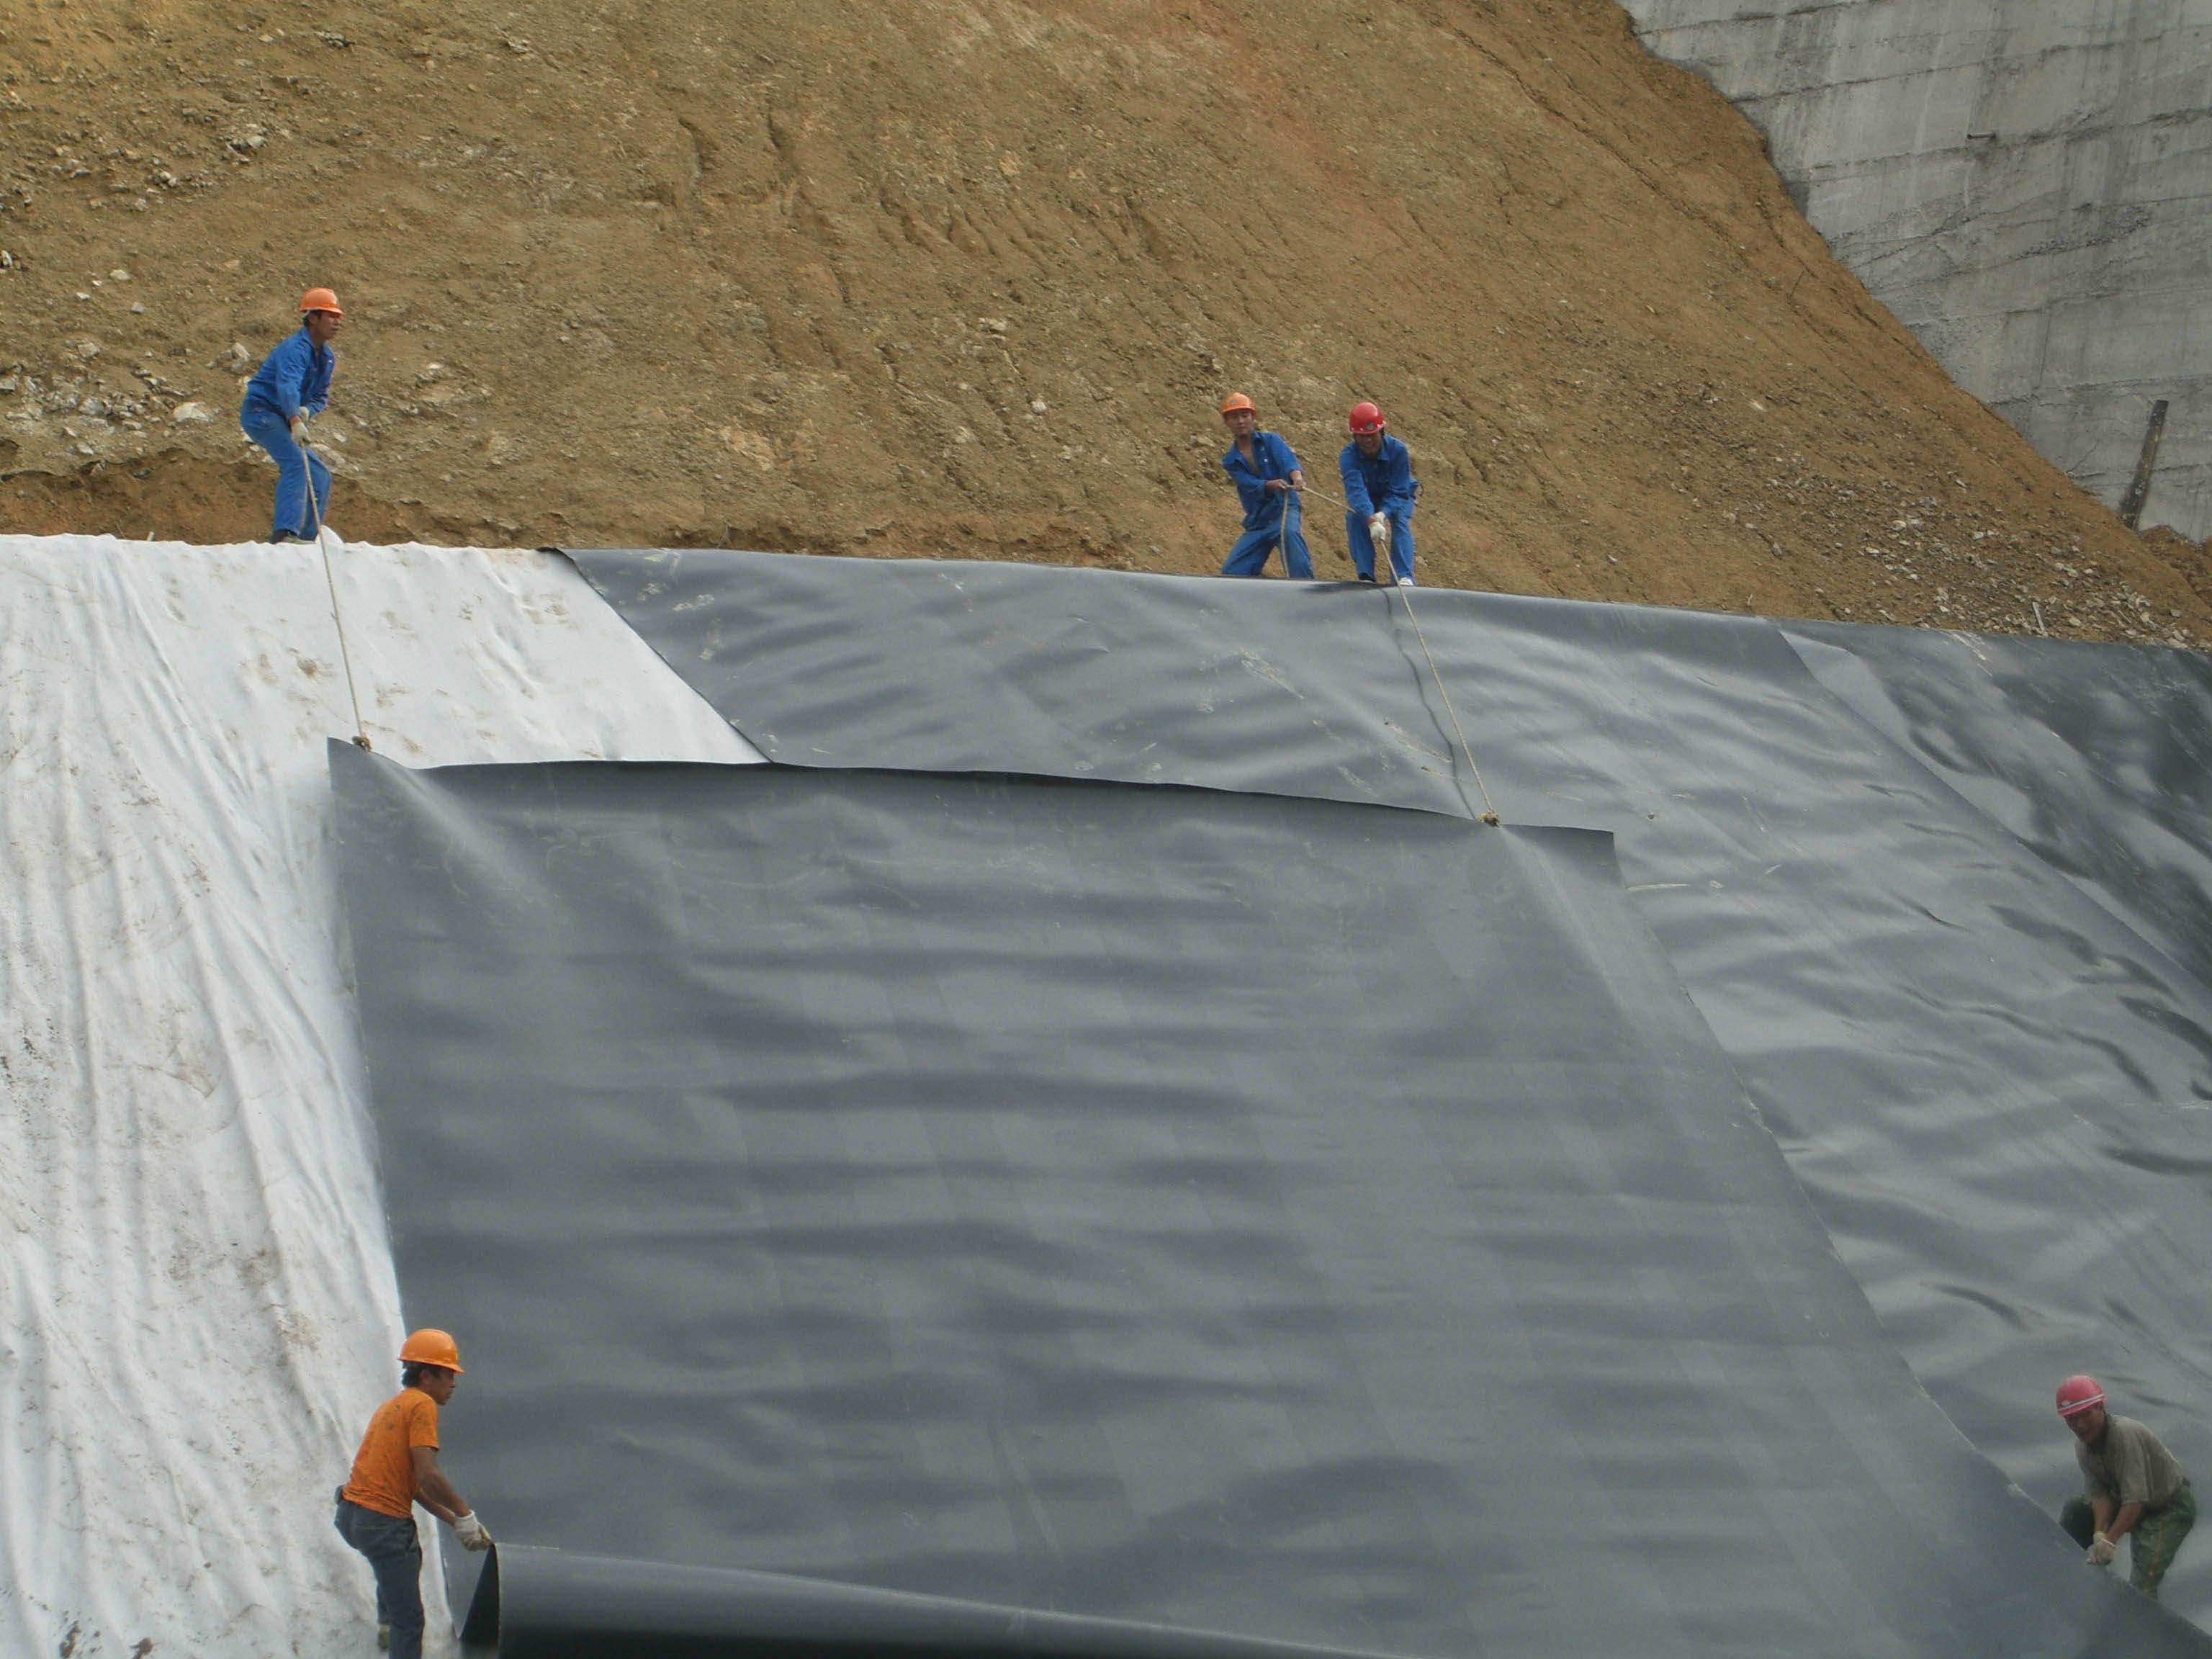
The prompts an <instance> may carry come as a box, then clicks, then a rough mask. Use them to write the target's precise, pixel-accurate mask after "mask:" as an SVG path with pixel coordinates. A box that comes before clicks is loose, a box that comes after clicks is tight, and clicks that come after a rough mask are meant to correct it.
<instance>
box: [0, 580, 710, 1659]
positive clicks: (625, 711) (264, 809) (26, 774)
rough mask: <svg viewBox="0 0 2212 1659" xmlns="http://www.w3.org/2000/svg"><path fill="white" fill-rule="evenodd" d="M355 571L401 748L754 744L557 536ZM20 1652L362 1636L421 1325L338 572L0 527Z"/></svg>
mask: <svg viewBox="0 0 2212 1659" xmlns="http://www.w3.org/2000/svg"><path fill="white" fill-rule="evenodd" d="M337 574H338V583H339V589H340V592H341V594H342V596H343V603H344V605H345V608H346V615H347V618H348V643H349V646H350V648H351V653H352V658H353V664H354V669H355V672H356V675H357V676H358V677H359V678H360V682H361V686H362V700H363V702H364V704H365V705H366V706H367V707H366V711H365V712H366V713H367V714H368V721H369V729H370V734H371V738H372V740H373V741H374V742H375V743H376V744H378V745H379V747H380V748H383V749H388V750H390V751H392V752H393V753H396V754H400V755H406V756H411V757H417V758H419V759H422V760H427V761H433V762H435V761H438V760H449V761H460V760H471V759H478V760H483V759H514V760H527V759H546V758H567V757H577V758H582V757H602V756H620V755H665V756H672V757H681V758H692V759H701V760H707V759H714V760H724V761H738V760H744V759H746V758H749V757H750V756H751V752H752V751H751V750H750V749H749V748H748V747H747V746H746V745H745V744H744V742H743V741H742V740H741V739H738V738H736V737H735V736H734V734H732V732H730V731H729V729H728V728H727V727H726V726H724V725H723V724H722V723H721V722H720V720H716V719H714V717H713V715H712V714H710V713H708V711H707V710H706V709H705V708H703V706H702V705H701V704H700V703H699V702H698V701H697V699H696V698H695V697H694V696H692V695H691V693H690V691H688V690H685V689H684V687H683V686H682V685H681V684H678V683H677V682H676V680H675V679H674V678H673V677H672V676H671V675H670V674H669V673H668V672H667V671H665V669H663V668H662V667H661V666H660V665H659V664H658V663H657V662H655V661H654V660H653V658H652V656H651V654H650V653H648V652H647V650H646V649H645V648H644V647H643V646H641V644H639V643H638V641H636V639H635V636H634V635H631V634H630V633H629V630H628V629H624V628H623V627H622V626H621V625H620V624H619V623H617V622H616V620H615V619H614V618H613V617H611V615H609V614H608V612H607V611H606V610H605V606H604V605H601V604H600V603H599V600H598V599H596V598H594V597H593V596H592V593H591V592H590V591H589V590H588V589H587V588H586V586H584V584H583V583H582V582H581V581H580V580H578V579H577V577H576V576H575V574H574V571H573V570H570V569H569V568H567V567H566V566H565V564H563V563H562V562H559V561H556V560H552V559H549V558H545V557H544V556H539V555H536V554H520V555H518V554H495V553H482V552H471V551H459V550H444V549H439V550H432V549H428V548H420V547H417V548H399V549H368V548H358V547H356V548H349V549H343V550H341V551H340V556H339V558H338V559H337ZM0 663H3V664H4V668H0V749H3V750H4V754H5V757H6V760H7V767H8V771H7V787H5V788H4V789H0V1009H4V1011H5V1012H4V1026H0V1099H4V1102H5V1109H4V1111H0V1212H4V1213H5V1214H6V1215H7V1217H8V1218H9V1227H8V1229H7V1231H6V1235H5V1237H4V1240H0V1303H4V1310H0V1318H4V1322H5V1325H6V1328H7V1331H8V1341H7V1346H6V1350H5V1352H4V1355H0V1494H4V1496H0V1652H4V1653H8V1654H11V1655H14V1654H23V1655H33V1654H35V1655H51V1654H54V1653H57V1652H60V1653H69V1654H74V1655H75V1656H76V1659H118V1656H121V1655H123V1654H125V1653H137V1654H142V1655H143V1654H144V1653H146V1652H149V1651H150V1652H154V1653H161V1654H192V1653H206V1654H217V1653H222V1654H256V1655H273V1654H302V1655H312V1656H322V1655H328V1654H332V1653H340V1652H347V1651H354V1650H365V1649H366V1644H367V1642H368V1616H369V1601H368V1574H367V1571H366V1570H365V1569H364V1568H363V1567H362V1564H361V1562H360V1560H359V1559H358V1558H357V1557H355V1556H353V1555H352V1554H351V1553H349V1551H347V1550H346V1549H345V1548H344V1547H343V1545H341V1544H340V1543H339V1541H338V1540H337V1535H336V1534H334V1533H333V1532H332V1531H331V1526H330V1498H329V1494H330V1489H331V1485H332V1484H333V1483H334V1482H335V1481H337V1480H339V1479H341V1478H343V1474H344V1471H345V1467H346V1463H347V1460H348V1459H349V1458H350V1457H351V1455H352V1452H353V1446H354V1443H355V1441H356V1437H358V1436H359V1434H360V1431H361V1428H362V1424H363V1423H364V1422H365V1421H366V1418H367V1413H368V1412H369V1411H370V1410H371V1409H373V1408H374V1406H375V1404H376V1402H377V1401H380V1400H381V1399H383V1398H384V1397H386V1395H388V1394H389V1393H390V1391H391V1389H392V1386H393V1376H394V1372H393V1369H392V1363H391V1359H390V1356H391V1355H392V1353H393V1352H396V1350H395V1348H394V1346H393V1344H394V1343H395V1341H396V1340H397V1336H398V1332H399V1330H400V1328H401V1326H400V1306H399V1297H398V1288H397V1286H396V1285H395V1284H394V1282H393V1279H392V1267H391V1258H390V1255H389V1248H388V1244H387V1242H386V1236H385V1227H384V1213H383V1205H382V1200H381V1197H380V1193H379V1191H378V1188H377V1174H376V1154H375V1146H374V1134H373V1133H372V1131H371V1129H370V1127H369V1124H368V1119H367V1116H366V1113H365V1093H366V1080H365V1079H364V1076H363V1073H362V1063H361V1059H360V1050H359V1047H358V1043H359V1038H358V1035H357V1030H356V1012H355V1001H354V988H353V982H352V972H351V969H350V966H349V963H348V962H347V961H346V958H345V954H344V945H343V926H342V924H341V922H340V920H339V917H338V914H337V902H336V889H335V875H334V872H333V870H332V867H331V855H332V854H333V852H334V850H335V849H334V848H333V847H332V844H331V811H330V793H329V785H328V781H327V770H326V763H325V759H324V753H323V745H324V742H325V738H327V737H328V736H330V735H331V733H334V732H350V731H351V730H352V712H351V708H350V707H349V703H348V700H347V696H346V690H345V685H344V677H343V671H342V669H341V667H340V665H339V659H338V652H337V637H336V635H335V634H334V632H333V630H332V627H331V611H330V595H329V591H328V589H327V587H326V586H325V576H324V573H323V569H322V566H321V564H320V562H319V560H318V559H317V557H316V555H315V552H314V550H313V549H312V548H292V549H289V550H287V549H276V548H269V547H241V548H191V547H184V546H179V545H176V544H121V543H116V542H112V541H109V540H106V539H105V538H65V539H58V540H52V541H33V540H30V539H27V538H15V537H9V538H0ZM141 1644H148V1645H143V1646H142V1645H141Z"/></svg>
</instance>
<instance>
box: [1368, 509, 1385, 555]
mask: <svg viewBox="0 0 2212 1659" xmlns="http://www.w3.org/2000/svg"><path fill="white" fill-rule="evenodd" d="M1367 539H1368V540H1370V541H1371V542H1373V543H1374V544H1375V550H1376V552H1377V553H1388V552H1389V550H1390V515H1389V513H1376V514H1375V515H1374V516H1372V517H1371V518H1370V519H1369V520H1367Z"/></svg>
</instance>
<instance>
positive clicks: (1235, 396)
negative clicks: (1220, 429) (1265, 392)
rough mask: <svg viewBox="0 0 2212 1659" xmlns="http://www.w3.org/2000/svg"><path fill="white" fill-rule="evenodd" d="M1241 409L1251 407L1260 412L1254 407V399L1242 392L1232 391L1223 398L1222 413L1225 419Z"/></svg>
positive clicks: (1255, 411)
mask: <svg viewBox="0 0 2212 1659" xmlns="http://www.w3.org/2000/svg"><path fill="white" fill-rule="evenodd" d="M1240 409H1250V410H1253V412H1254V413H1255V414H1257V413H1258V412H1259V411H1258V410H1256V409H1254V408H1253V404H1252V400H1251V399H1250V398H1248V397H1246V396H1245V395H1244V394H1243V392H1231V393H1230V394H1229V395H1228V396H1227V397H1226V398H1223V399H1222V400H1221V413H1222V416H1223V418H1225V419H1226V418H1227V417H1228V416H1231V415H1234V414H1235V413H1236V412H1237V410H1240Z"/></svg>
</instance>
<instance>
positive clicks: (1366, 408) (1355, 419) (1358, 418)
mask: <svg viewBox="0 0 2212 1659" xmlns="http://www.w3.org/2000/svg"><path fill="white" fill-rule="evenodd" d="M1351 420H1352V435H1353V436H1355V437H1357V436H1358V435H1361V434H1363V433H1368V432H1380V431H1381V430H1382V429H1383V428H1384V427H1386V426H1388V425H1389V424H1390V422H1388V421H1386V420H1384V419H1383V411H1382V410H1380V409H1378V408H1376V406H1375V405H1374V404H1352V417H1351Z"/></svg>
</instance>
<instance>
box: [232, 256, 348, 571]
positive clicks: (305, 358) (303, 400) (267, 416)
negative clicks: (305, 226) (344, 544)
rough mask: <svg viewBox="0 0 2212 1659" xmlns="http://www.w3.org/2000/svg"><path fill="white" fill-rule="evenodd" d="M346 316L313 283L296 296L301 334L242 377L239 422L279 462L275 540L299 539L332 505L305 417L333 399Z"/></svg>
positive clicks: (326, 474)
mask: <svg viewBox="0 0 2212 1659" xmlns="http://www.w3.org/2000/svg"><path fill="white" fill-rule="evenodd" d="M344 319H345V313H344V312H343V311H341V310H339V309H338V296H337V295H335V294H333V293H331V291H330V289H326V288H311V289H308V290H307V293H305V294H304V295H301V297H300V331H299V332H298V333H296V334H294V335H292V336H290V337H289V338H287V339H286V340H285V341H284V342H283V344H281V345H279V346H278V347H277V348H276V350H274V351H272V352H270V354H269V355H268V356H266V357H264V358H263V359H262V360H261V367H260V368H258V369H256V370H255V371H254V374H253V378H252V380H249V381H248V382H246V401H245V402H244V403H243V404H240V406H239V410H238V423H239V425H240V426H241V427H243V428H245V429H246V436H247V437H249V438H251V439H252V440H253V441H254V442H256V443H258V444H259V445H260V446H261V447H263V448H264V449H265V450H267V451H268V452H269V453H270V459H273V460H275V462H276V528H275V530H274V531H272V532H270V537H269V539H270V541H272V542H303V541H306V540H307V539H308V538H309V535H310V533H311V532H312V531H313V529H314V528H315V526H319V525H320V524H321V523H322V521H323V514H324V512H325V509H326V508H327V507H329V506H330V504H331V470H330V468H328V467H326V466H325V465H323V464H322V461H321V460H320V459H319V458H318V457H317V456H316V455H314V454H313V453H311V452H310V451H309V450H308V448H307V417H308V416H310V415H319V414H321V413H322V412H323V410H324V409H325V407H327V406H328V404H329V403H330V400H331V376H332V375H334V374H337V369H338V355H337V352H335V351H333V350H331V341H332V340H333V339H335V338H336V337H337V331H338V325H339V324H340V323H342V322H343V321H344ZM311 488H312V489H313V490H314V492H315V499H314V518H313V522H312V523H311V522H310V521H309V519H308V516H307V506H308V502H307V491H308V490H309V489H311Z"/></svg>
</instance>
